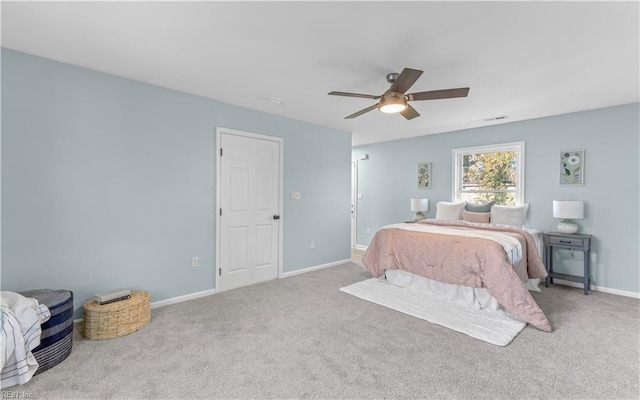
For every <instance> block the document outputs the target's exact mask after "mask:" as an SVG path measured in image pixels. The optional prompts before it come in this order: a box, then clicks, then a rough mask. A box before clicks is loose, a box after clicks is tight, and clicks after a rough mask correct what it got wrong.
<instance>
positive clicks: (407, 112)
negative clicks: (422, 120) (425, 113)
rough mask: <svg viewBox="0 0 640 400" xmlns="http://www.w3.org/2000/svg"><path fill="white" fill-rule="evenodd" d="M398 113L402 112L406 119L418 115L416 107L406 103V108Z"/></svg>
mask: <svg viewBox="0 0 640 400" xmlns="http://www.w3.org/2000/svg"><path fill="white" fill-rule="evenodd" d="M400 114H402V116H403V117H405V118H406V119H414V118H415V117H419V116H420V113H419V112H417V111H416V109H415V108H413V107H411V106H410V105H409V104H407V108H405V109H404V110H402V111H400Z"/></svg>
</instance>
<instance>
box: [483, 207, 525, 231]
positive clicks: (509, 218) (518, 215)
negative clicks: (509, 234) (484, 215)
mask: <svg viewBox="0 0 640 400" xmlns="http://www.w3.org/2000/svg"><path fill="white" fill-rule="evenodd" d="M528 211H529V204H523V205H520V206H495V205H494V206H492V207H491V223H492V224H498V225H510V226H515V227H516V228H523V227H524V223H525V221H526V220H527V212H528Z"/></svg>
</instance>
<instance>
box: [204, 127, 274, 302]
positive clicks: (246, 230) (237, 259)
mask: <svg viewBox="0 0 640 400" xmlns="http://www.w3.org/2000/svg"><path fill="white" fill-rule="evenodd" d="M220 149H221V153H220V175H219V178H220V186H219V190H220V193H219V208H220V209H219V210H218V218H219V227H220V230H219V232H220V236H219V240H220V245H219V247H218V252H219V265H218V271H217V272H218V276H217V279H218V281H219V285H217V287H218V290H221V291H223V290H229V289H233V288H237V287H240V286H246V285H251V284H253V283H258V282H263V281H267V280H270V279H275V278H277V276H278V265H279V264H278V253H279V252H278V249H279V236H280V235H279V229H280V219H279V218H280V216H279V210H280V205H279V199H280V143H279V142H278V141H271V140H265V139H262V138H256V137H247V136H242V135H239V134H231V133H227V132H222V133H221V135H220Z"/></svg>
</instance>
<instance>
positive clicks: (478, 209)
mask: <svg viewBox="0 0 640 400" xmlns="http://www.w3.org/2000/svg"><path fill="white" fill-rule="evenodd" d="M495 203H496V202H495V200H494V201H490V202H488V203H484V204H474V203H467V205H466V206H464V209H465V210H467V211H471V212H475V213H488V212H491V206H492V205H494V204H495Z"/></svg>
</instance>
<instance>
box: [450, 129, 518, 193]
mask: <svg viewBox="0 0 640 400" xmlns="http://www.w3.org/2000/svg"><path fill="white" fill-rule="evenodd" d="M453 171H454V175H453V179H454V182H453V199H454V201H467V202H470V203H486V202H488V201H492V200H495V202H496V204H507V205H512V204H522V203H524V142H516V143H504V144H497V145H491V146H478V147H467V148H464V149H454V150H453Z"/></svg>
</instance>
